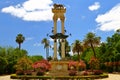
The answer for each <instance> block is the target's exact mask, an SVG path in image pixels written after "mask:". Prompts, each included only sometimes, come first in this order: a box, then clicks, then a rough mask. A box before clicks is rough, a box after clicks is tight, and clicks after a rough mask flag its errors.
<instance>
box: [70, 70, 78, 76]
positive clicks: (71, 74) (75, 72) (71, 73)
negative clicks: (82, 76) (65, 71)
mask: <svg viewBox="0 0 120 80" xmlns="http://www.w3.org/2000/svg"><path fill="white" fill-rule="evenodd" d="M69 75H70V76H76V75H77V71H76V70H70V71H69Z"/></svg>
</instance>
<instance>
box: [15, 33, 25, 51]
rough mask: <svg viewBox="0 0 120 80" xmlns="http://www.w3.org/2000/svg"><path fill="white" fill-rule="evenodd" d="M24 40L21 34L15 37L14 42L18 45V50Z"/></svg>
mask: <svg viewBox="0 0 120 80" xmlns="http://www.w3.org/2000/svg"><path fill="white" fill-rule="evenodd" d="M24 40H25V37H24V36H23V35H22V34H18V35H17V37H16V42H17V43H18V45H19V49H21V43H23V42H24Z"/></svg>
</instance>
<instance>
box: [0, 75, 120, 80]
mask: <svg viewBox="0 0 120 80" xmlns="http://www.w3.org/2000/svg"><path fill="white" fill-rule="evenodd" d="M0 80H13V79H10V75H7V76H0ZM14 80H15V79H14ZM95 80H120V74H109V78H105V79H95Z"/></svg>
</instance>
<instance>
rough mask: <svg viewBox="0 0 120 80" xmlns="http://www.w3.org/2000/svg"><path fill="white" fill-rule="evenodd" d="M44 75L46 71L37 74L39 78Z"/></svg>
mask: <svg viewBox="0 0 120 80" xmlns="http://www.w3.org/2000/svg"><path fill="white" fill-rule="evenodd" d="M44 73H45V71H43V70H39V71H38V72H37V75H38V76H42V75H44Z"/></svg>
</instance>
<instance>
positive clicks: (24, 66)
mask: <svg viewBox="0 0 120 80" xmlns="http://www.w3.org/2000/svg"><path fill="white" fill-rule="evenodd" d="M32 63H33V62H32V61H31V60H30V59H29V58H28V57H27V56H24V57H22V58H20V59H19V60H18V61H17V64H16V65H15V66H14V67H15V68H16V70H23V71H24V70H30V69H31V68H32Z"/></svg>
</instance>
